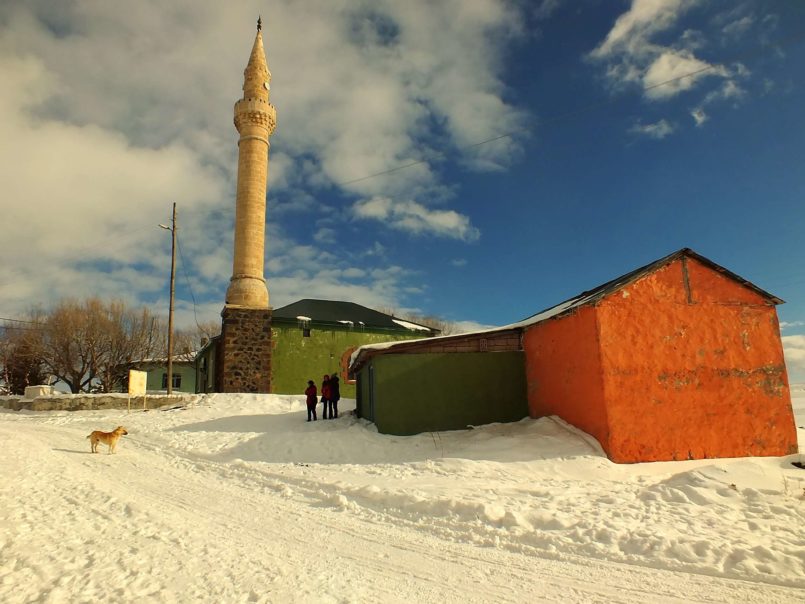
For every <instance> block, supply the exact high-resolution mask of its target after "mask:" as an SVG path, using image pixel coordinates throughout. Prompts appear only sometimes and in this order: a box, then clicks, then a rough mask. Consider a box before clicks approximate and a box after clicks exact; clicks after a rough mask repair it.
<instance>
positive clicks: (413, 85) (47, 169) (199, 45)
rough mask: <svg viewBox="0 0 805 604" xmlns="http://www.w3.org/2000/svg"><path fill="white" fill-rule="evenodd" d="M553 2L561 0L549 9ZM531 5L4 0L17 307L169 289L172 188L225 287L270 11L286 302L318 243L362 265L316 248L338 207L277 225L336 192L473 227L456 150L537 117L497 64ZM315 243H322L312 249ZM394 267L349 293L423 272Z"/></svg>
mask: <svg viewBox="0 0 805 604" xmlns="http://www.w3.org/2000/svg"><path fill="white" fill-rule="evenodd" d="M555 4H556V3H555V2H544V3H543V4H542V5H541V6H543V7H544V10H543V12H544V13H545V14H546V15H547V14H549V13H550V11H551V10H552V8H554V7H555ZM523 10H525V8H524V7H522V6H520V5H518V4H516V3H510V2H506V1H503V0H476V1H474V2H471V3H468V2H464V1H463V0H445V1H444V2H439V3H432V2H427V1H425V0H412V1H411V2H406V3H399V2H391V1H382V2H368V1H353V0H327V1H325V0H307V1H305V2H295V1H291V0H281V1H279V2H276V3H274V5H272V7H271V11H270V14H265V7H264V6H263V4H262V3H260V2H258V1H257V0H248V1H244V2H238V3H231V4H222V3H220V2H216V1H214V0H173V1H172V2H171V3H170V4H169V5H168V4H165V3H164V2H161V1H158V0H142V1H141V2H138V3H137V10H129V11H125V10H120V7H119V6H116V5H115V4H114V3H98V2H79V3H57V4H54V3H52V2H50V1H48V0H30V1H27V2H24V3H23V2H11V3H3V4H2V5H0V78H2V81H3V94H2V95H0V139H2V140H3V141H4V143H6V144H3V145H2V146H0V182H2V183H3V185H4V195H3V196H2V197H1V198H0V213H2V216H3V222H4V224H6V225H12V226H11V228H7V229H5V231H4V237H5V239H4V244H5V246H4V247H5V248H6V249H7V253H6V255H5V256H4V262H3V263H2V264H0V283H2V284H3V293H2V302H3V305H4V308H6V309H7V311H8V312H11V313H19V312H23V311H24V310H25V309H26V308H27V307H28V305H29V304H30V303H31V302H32V301H37V302H41V303H43V304H47V303H48V302H49V301H52V300H54V299H56V298H58V297H61V296H65V295H76V294H79V295H81V294H84V293H86V294H97V295H101V296H105V295H127V296H129V297H130V298H131V299H132V300H133V301H149V302H152V301H154V300H158V299H161V298H160V296H162V294H163V292H164V288H165V287H166V286H165V283H166V277H165V275H166V267H167V266H169V253H170V239H169V237H165V233H164V232H162V231H160V230H159V229H158V228H157V227H156V224H157V223H159V222H165V221H166V220H167V219H168V218H169V213H170V206H171V203H172V202H174V201H175V202H177V204H178V207H179V224H180V230H179V233H180V240H181V241H182V244H183V249H184V255H185V260H186V262H187V264H188V266H187V267H186V268H187V271H188V272H189V273H190V275H191V281H192V282H193V287H194V289H195V290H196V294H197V295H199V296H200V297H202V298H205V300H199V304H200V305H201V304H204V303H206V299H213V300H215V299H217V300H219V302H218V304H220V303H222V302H223V294H224V291H225V289H226V286H227V281H228V278H229V274H230V272H231V250H232V239H231V226H232V221H233V214H234V192H235V182H234V181H235V169H236V165H237V143H236V140H237V134H236V132H235V130H234V128H233V126H232V104H233V103H234V101H235V100H236V99H237V98H238V96H239V95H240V93H241V85H242V74H243V68H244V66H245V65H244V64H245V61H246V59H247V57H248V53H249V50H250V48H251V44H252V40H253V35H254V17H255V15H257V14H258V13H260V12H261V11H262V12H263V13H264V37H265V45H266V49H267V55H268V60H269V64H270V67H271V70H272V73H273V81H272V102H273V103H274V104H275V105H276V107H277V111H278V126H277V131H276V133H275V135H274V136H273V138H272V149H271V164H270V169H269V210H270V211H269V215H268V220H269V229H275V231H274V232H272V233H271V236H270V238H269V239H268V241H267V246H266V249H267V266H271V267H272V271H274V272H273V274H272V278H276V279H277V283H276V284H273V283H272V284H270V285H269V287H270V290H271V292H272V302H274V301H275V299H274V295H275V294H274V292H275V291H277V292H280V293H279V296H280V298H282V296H284V295H285V293H283V292H288V295H290V293H291V292H299V291H301V290H302V289H304V287H303V286H304V284H308V285H310V282H309V281H305V279H309V278H310V275H311V274H312V273H311V272H310V271H309V270H308V269H307V268H305V263H306V262H310V259H311V258H319V259H321V260H326V261H327V262H328V264H329V265H330V266H333V267H334V268H337V269H339V270H343V269H345V268H347V267H349V266H351V258H349V257H348V256H346V255H345V254H346V252H345V251H344V250H343V249H338V248H337V247H336V248H334V249H333V250H332V252H331V255H330V256H325V255H322V254H321V250H320V249H318V246H326V247H331V248H332V247H334V246H333V245H332V239H331V235H332V233H330V231H328V230H327V229H333V230H337V229H338V225H336V224H330V225H326V226H325V225H322V224H315V225H314V226H312V227H311V232H312V233H316V234H317V236H318V241H317V240H315V239H314V240H312V241H310V239H309V237H308V238H306V239H305V240H304V241H299V242H297V241H294V240H293V237H292V236H290V235H289V234H288V233H286V232H285V231H284V229H285V228H286V227H284V226H280V225H281V224H283V225H284V223H281V220H282V219H283V218H284V217H289V220H290V219H291V218H293V216H292V215H295V216H297V217H299V216H303V215H311V214H312V215H315V217H316V218H318V217H319V216H320V215H327V216H329V217H330V218H331V220H332V221H334V222H337V221H338V220H339V219H340V220H341V221H342V222H341V223H340V224H341V225H343V224H344V222H343V221H344V220H346V219H347V218H348V216H346V213H344V214H343V215H341V216H340V218H339V213H338V211H337V210H336V209H334V208H329V207H327V206H326V205H325V203H323V202H322V201H321V199H322V196H321V195H320V194H319V193H320V192H321V191H328V192H332V191H335V192H336V193H340V194H342V195H343V196H345V197H346V198H347V199H350V200H351V199H355V198H363V199H367V198H368V199H372V198H375V197H380V198H382V197H392V198H398V197H399V196H400V195H401V194H402V193H404V196H405V199H407V200H410V201H407V202H405V204H403V205H402V206H401V207H400V208H399V209H397V210H396V211H395V212H390V214H389V215H390V216H391V218H389V219H388V221H387V223H388V225H389V227H390V228H394V229H396V230H399V231H401V232H406V233H429V234H431V235H434V236H440V237H449V238H454V239H457V240H460V241H472V240H473V239H476V238H477V236H478V231H477V229H475V228H474V227H472V226H471V225H470V222H469V219H468V218H467V217H466V216H463V215H461V214H459V213H457V212H455V211H452V210H450V209H449V205H450V203H451V201H452V200H453V199H454V198H455V195H456V191H455V190H454V189H453V187H452V186H451V185H450V184H449V183H445V182H443V181H442V177H441V176H440V174H439V169H440V162H441V161H443V156H441V155H440V154H439V152H440V151H443V150H446V151H447V152H448V153H449V154H451V155H452V157H453V158H454V159H458V160H459V161H462V162H464V163H465V165H467V166H469V167H470V168H473V169H499V168H500V167H501V166H504V165H506V164H507V162H509V161H510V160H511V158H512V157H515V156H516V155H517V153H519V135H515V136H512V137H506V138H504V139H501V140H499V141H497V142H495V143H490V144H488V145H482V146H480V147H474V148H469V145H471V144H473V143H476V142H478V141H481V140H485V139H489V138H492V137H494V136H496V135H499V134H500V133H501V132H512V133H518V132H521V131H522V130H523V129H524V127H525V125H526V124H527V122H528V114H527V112H525V111H524V110H522V109H520V108H518V107H516V106H513V105H512V104H510V103H508V102H507V101H506V100H505V98H506V94H505V93H506V90H505V85H504V82H503V81H502V80H501V73H502V70H501V69H500V67H501V64H502V61H503V58H504V56H505V51H506V47H507V45H508V44H509V43H510V42H511V41H513V40H516V39H517V38H518V37H519V36H522V35H526V32H524V31H523V27H522V21H523V20H522V11H523ZM538 12H539V11H538ZM300 32H303V34H302V33H300ZM9 143H10V144H9ZM414 162H417V163H416V164H415V165H414V166H413V167H411V168H409V169H406V170H401V171H394V172H389V173H388V174H386V175H385V176H382V177H377V178H370V179H364V177H366V176H368V175H372V174H375V173H380V172H388V171H390V170H394V169H395V168H398V167H399V166H400V165H405V164H407V163H414ZM355 179H361V180H359V181H356V182H353V183H351V184H344V183H347V182H348V181H354V180H355ZM298 243H305V244H310V245H309V246H308V247H309V250H308V254H309V257H307V258H306V257H304V254H302V255H301V256H300V255H299V251H298V250H299V249H304V246H298ZM314 246H316V247H314ZM286 250H287V251H288V253H285V252H286ZM369 252H371V254H369V253H368V252H367V254H366V255H365V256H364V259H365V261H366V262H372V263H376V264H378V265H379V266H380V268H383V265H384V264H386V263H388V262H389V259H387V258H386V256H387V250H384V248H383V247H382V246H379V244H376V246H375V247H374V248H372V249H370V250H369ZM391 262H393V259H392V260H391ZM300 267H301V268H300ZM194 275H196V276H195V277H194ZM197 275H203V278H200V277H198V276H197ZM281 278H285V279H286V280H287V282H285V284H283V282H282V281H281V280H280V279H281ZM391 278H392V279H398V280H400V281H399V282H398V283H396V284H390V283H387V284H386V285H384V286H383V287H382V288H380V289H373V288H371V287H370V286H359V285H355V286H353V289H349V290H348V291H345V292H344V294H345V295H347V294H349V295H351V296H353V297H358V296H359V292H360V291H363V292H364V293H365V294H366V296H367V299H372V300H383V301H384V302H388V303H389V304H391V305H397V304H398V303H399V301H397V300H395V299H394V296H401V295H402V294H401V292H403V291H404V289H405V287H406V284H405V283H402V281H403V280H404V279H406V278H407V273H405V272H401V273H397V274H396V276H395V277H391ZM9 284H10V286H9ZM286 285H287V287H286ZM297 287H299V289H297ZM361 287H363V289H361ZM337 291H338V290H333V293H332V295H331V297H334V296H335V295H336V292H337ZM289 301H292V300H289Z"/></svg>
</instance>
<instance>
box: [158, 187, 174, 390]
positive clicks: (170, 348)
mask: <svg viewBox="0 0 805 604" xmlns="http://www.w3.org/2000/svg"><path fill="white" fill-rule="evenodd" d="M159 226H161V227H162V228H163V229H166V230H168V231H170V232H171V295H170V306H169V307H168V384H167V386H168V394H173V299H174V295H175V292H176V228H177V227H176V203H175V202H174V204H173V218H171V226H170V227H166V226H165V225H164V224H160V225H159Z"/></svg>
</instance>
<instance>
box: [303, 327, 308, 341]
mask: <svg viewBox="0 0 805 604" xmlns="http://www.w3.org/2000/svg"><path fill="white" fill-rule="evenodd" d="M302 337H303V338H309V337H310V328H309V327H307V328H303V329H302Z"/></svg>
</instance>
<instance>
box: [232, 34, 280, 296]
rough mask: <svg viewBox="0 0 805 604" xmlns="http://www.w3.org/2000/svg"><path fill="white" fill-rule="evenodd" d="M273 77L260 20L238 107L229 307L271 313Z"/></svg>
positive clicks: (236, 114) (274, 112) (274, 114)
mask: <svg viewBox="0 0 805 604" xmlns="http://www.w3.org/2000/svg"><path fill="white" fill-rule="evenodd" d="M270 82H271V72H270V71H269V70H268V63H267V62H266V55H265V50H264V49H263V34H262V19H260V18H258V19H257V35H256V36H255V38H254V44H253V46H252V52H251V54H250V55H249V62H248V64H247V65H246V69H245V70H244V71H243V98H242V99H240V100H239V101H238V102H237V103H235V128H236V129H237V131H238V132H239V133H240V140H239V141H238V189H237V200H236V202H235V253H234V258H233V263H232V278H231V279H230V284H229V289H228V290H227V292H226V304H227V306H242V307H248V308H268V288H267V287H266V283H265V277H264V275H263V262H264V260H263V255H264V250H265V230H266V225H265V215H266V180H267V178H268V150H269V147H270V144H269V141H268V139H269V137H270V136H271V134H272V133H273V132H274V128H275V126H276V120H277V112H276V110H275V109H274V107H273V105H271V103H270V102H269V89H270Z"/></svg>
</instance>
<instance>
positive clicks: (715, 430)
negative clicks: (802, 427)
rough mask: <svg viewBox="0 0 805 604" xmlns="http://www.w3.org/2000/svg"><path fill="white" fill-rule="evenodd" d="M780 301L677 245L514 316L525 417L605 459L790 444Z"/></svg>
mask: <svg viewBox="0 0 805 604" xmlns="http://www.w3.org/2000/svg"><path fill="white" fill-rule="evenodd" d="M780 303H782V300H780V299H779V298H776V297H775V296H772V295H771V294H769V293H767V292H765V291H763V290H762V289H760V288H758V287H756V286H755V285H753V284H751V283H749V282H748V281H746V280H744V279H742V278H740V277H738V276H737V275H735V274H733V273H731V272H730V271H728V270H726V269H724V268H723V267H721V266H719V265H717V264H715V263H714V262H712V261H710V260H708V259H707V258H704V257H703V256H700V255H699V254H696V253H695V252H693V251H692V250H690V249H687V248H686V249H682V250H680V251H678V252H675V253H673V254H671V255H669V256H666V257H665V258H662V259H660V260H658V261H656V262H653V263H651V264H649V265H647V266H644V267H643V268H640V269H637V270H635V271H633V272H631V273H629V274H627V275H624V276H622V277H619V278H618V279H615V280H613V281H610V282H609V283H605V284H604V285H602V286H600V287H598V288H596V289H594V290H591V291H589V292H584V293H583V294H581V295H579V296H577V297H576V298H573V299H571V300H568V301H566V302H564V303H562V304H559V305H557V306H555V307H553V308H551V309H548V310H546V311H544V312H542V313H539V314H538V315H534V316H533V317H531V318H529V319H526V320H525V321H522V322H521V323H519V324H516V325H517V326H520V327H522V329H523V340H522V345H523V350H524V352H525V363H526V382H527V390H528V392H527V397H528V408H529V415H530V416H531V417H533V418H538V417H543V416H547V415H558V416H559V417H561V418H562V419H564V420H565V421H567V422H568V423H570V424H572V425H574V426H576V427H578V428H579V429H581V430H584V431H585V432H587V433H589V434H591V435H593V436H594V437H595V438H596V439H598V441H599V442H600V443H601V445H602V447H603V448H604V450H605V451H606V453H607V455H608V456H609V458H610V459H612V460H613V461H615V462H626V463H628V462H643V461H662V460H683V459H704V458H711V457H744V456H780V455H788V454H791V453H796V452H797V436H796V428H795V425H794V416H793V412H792V409H791V396H790V393H789V389H788V376H787V374H786V369H785V362H784V360H783V350H782V343H781V340H780V330H779V325H778V321H777V311H776V309H775V306H776V305H777V304H780ZM510 327H512V326H510Z"/></svg>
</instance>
